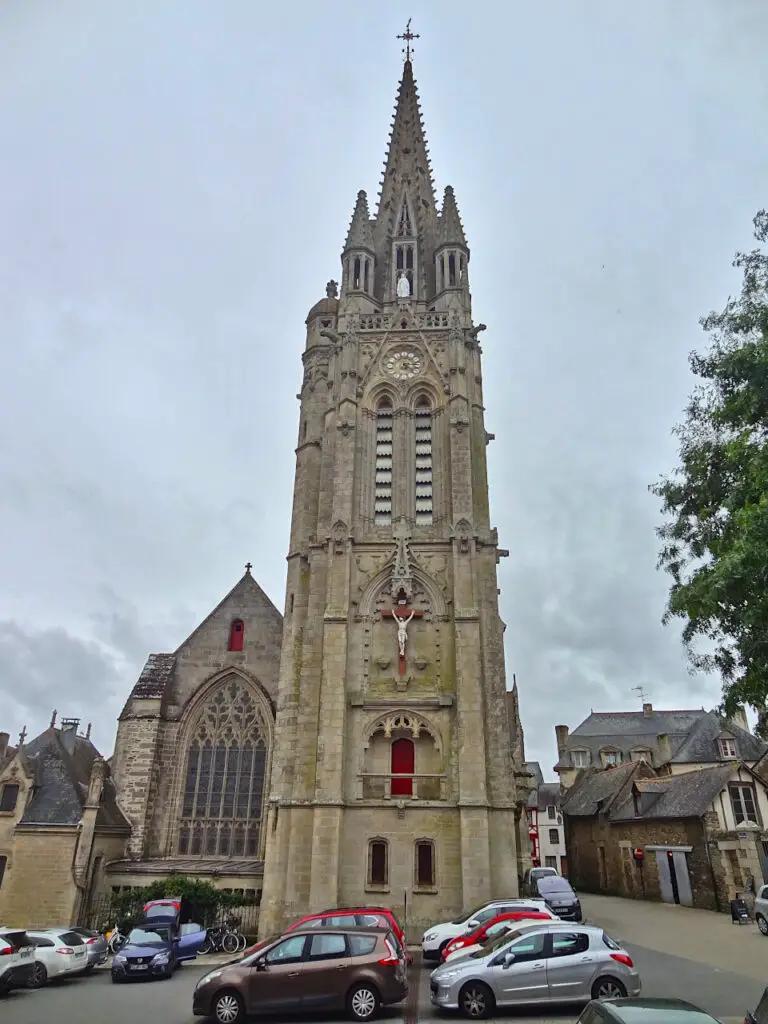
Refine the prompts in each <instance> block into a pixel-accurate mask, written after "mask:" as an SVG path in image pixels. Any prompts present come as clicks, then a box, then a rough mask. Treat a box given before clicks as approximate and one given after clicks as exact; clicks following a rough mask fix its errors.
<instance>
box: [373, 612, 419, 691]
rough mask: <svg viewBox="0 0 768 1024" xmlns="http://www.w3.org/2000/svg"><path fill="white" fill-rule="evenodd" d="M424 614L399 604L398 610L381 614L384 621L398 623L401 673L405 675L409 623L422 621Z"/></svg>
mask: <svg viewBox="0 0 768 1024" xmlns="http://www.w3.org/2000/svg"><path fill="white" fill-rule="evenodd" d="M423 614H424V612H420V611H417V609H415V608H409V607H408V605H407V604H398V606H397V608H393V609H392V610H391V611H385V612H382V613H381V617H382V618H383V619H394V620H395V622H396V623H397V648H398V654H399V672H400V675H401V676H404V675H405V645H406V644H407V643H408V623H409V622H410V621H411V619H413V618H416V619H420V618H421V617H422V616H423Z"/></svg>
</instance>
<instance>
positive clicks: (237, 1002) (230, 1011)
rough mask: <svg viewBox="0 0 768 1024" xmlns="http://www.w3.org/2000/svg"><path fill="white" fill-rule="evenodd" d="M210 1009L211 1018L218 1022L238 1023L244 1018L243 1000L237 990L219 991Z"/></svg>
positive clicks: (222, 1023)
mask: <svg viewBox="0 0 768 1024" xmlns="http://www.w3.org/2000/svg"><path fill="white" fill-rule="evenodd" d="M211 1009H212V1011H213V1019H214V1020H215V1021H218V1024H240V1022H241V1021H244V1020H245V1008H244V1007H243V1001H242V999H241V998H240V996H239V995H238V994H237V992H232V991H231V990H230V991H224V992H219V994H218V995H217V996H216V998H215V999H214V1000H213V1005H212V1007H211Z"/></svg>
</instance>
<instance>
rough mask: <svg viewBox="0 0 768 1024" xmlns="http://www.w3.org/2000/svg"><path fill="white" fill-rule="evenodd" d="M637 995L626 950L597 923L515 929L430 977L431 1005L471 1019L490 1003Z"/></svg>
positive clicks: (481, 1015)
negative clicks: (595, 926)
mask: <svg viewBox="0 0 768 1024" xmlns="http://www.w3.org/2000/svg"><path fill="white" fill-rule="evenodd" d="M639 994H640V976H639V974H638V973H637V969H636V968H635V965H634V963H633V962H632V958H631V957H630V955H629V953H627V952H626V950H624V949H622V948H621V946H619V944H618V943H617V942H614V940H613V939H612V938H610V936H608V935H606V933H605V932H604V931H603V930H602V928H593V927H588V926H586V925H579V926H574V925H570V924H566V923H564V922H559V923H557V924H554V923H550V924H542V925H537V926H533V925H531V926H530V927H526V928H524V929H516V930H515V931H514V932H510V933H508V934H507V935H503V936H502V937H501V938H500V939H499V940H497V941H496V942H495V943H493V944H492V945H491V946H490V948H489V947H488V946H482V947H481V948H480V949H478V950H477V951H476V952H475V953H470V954H469V956H467V957H463V958H462V959H460V960H456V961H454V962H453V963H446V964H443V965H442V966H441V967H438V968H437V969H436V970H434V971H433V972H432V975H431V977H430V995H431V999H432V1003H433V1005H435V1006H437V1007H439V1008H440V1009H442V1010H461V1011H462V1013H463V1014H464V1016H466V1017H470V1018H472V1019H475V1020H480V1019H482V1018H484V1017H488V1016H489V1015H490V1014H491V1013H492V1012H493V1010H494V1008H495V1007H496V1006H513V1007H514V1006H522V1005H525V1004H531V1003H532V1004H544V1003H577V1002H587V1001H588V1000H590V999H609V998H619V997H625V996H628V995H629V996H638V995H639Z"/></svg>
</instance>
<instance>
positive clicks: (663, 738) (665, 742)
mask: <svg viewBox="0 0 768 1024" xmlns="http://www.w3.org/2000/svg"><path fill="white" fill-rule="evenodd" d="M656 742H657V743H658V744H659V764H666V763H667V761H668V760H669V759H670V757H672V748H671V747H670V745H669V736H667V734H666V733H665V732H662V733H659V735H658V736H657V737H656Z"/></svg>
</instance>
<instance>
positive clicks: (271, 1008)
mask: <svg viewBox="0 0 768 1024" xmlns="http://www.w3.org/2000/svg"><path fill="white" fill-rule="evenodd" d="M407 994H408V980H407V966H406V963H405V958H404V957H403V955H402V953H401V952H400V951H399V943H398V942H397V939H396V937H395V935H394V933H393V932H392V931H391V930H389V929H384V928H376V929H367V928H366V929H363V928H357V927H355V928H325V927H323V928H320V927H318V928H311V929H310V930H308V931H297V930H295V931H292V932H291V933H289V934H285V935H280V936H277V937H276V938H274V939H272V940H271V941H270V942H269V943H268V944H266V945H265V946H262V948H261V949H259V950H258V951H257V952H255V953H253V954H251V955H250V956H245V957H243V958H242V959H240V960H238V961H236V962H235V963H232V964H227V965H225V966H223V967H217V968H215V969H214V970H212V971H209V972H208V974H205V975H203V977H202V978H201V979H200V981H198V983H197V987H196V988H195V993H194V996H193V1000H192V1012H193V1013H194V1014H196V1015H197V1016H200V1017H212V1018H213V1019H214V1020H215V1021H217V1022H218V1024H241V1022H243V1021H244V1020H245V1018H246V1016H249V1015H251V1014H254V1013H259V1014H263V1013H267V1014H274V1013H301V1014H304V1013H311V1012H313V1011H325V1012H333V1011H339V1010H346V1012H347V1013H348V1014H349V1016H350V1017H351V1018H352V1019H353V1020H358V1021H369V1020H373V1019H374V1018H375V1017H377V1016H378V1014H379V1009H380V1007H381V1006H382V1005H389V1004H391V1003H399V1002H400V1001H401V1000H402V999H404V998H405V996H406V995H407Z"/></svg>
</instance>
